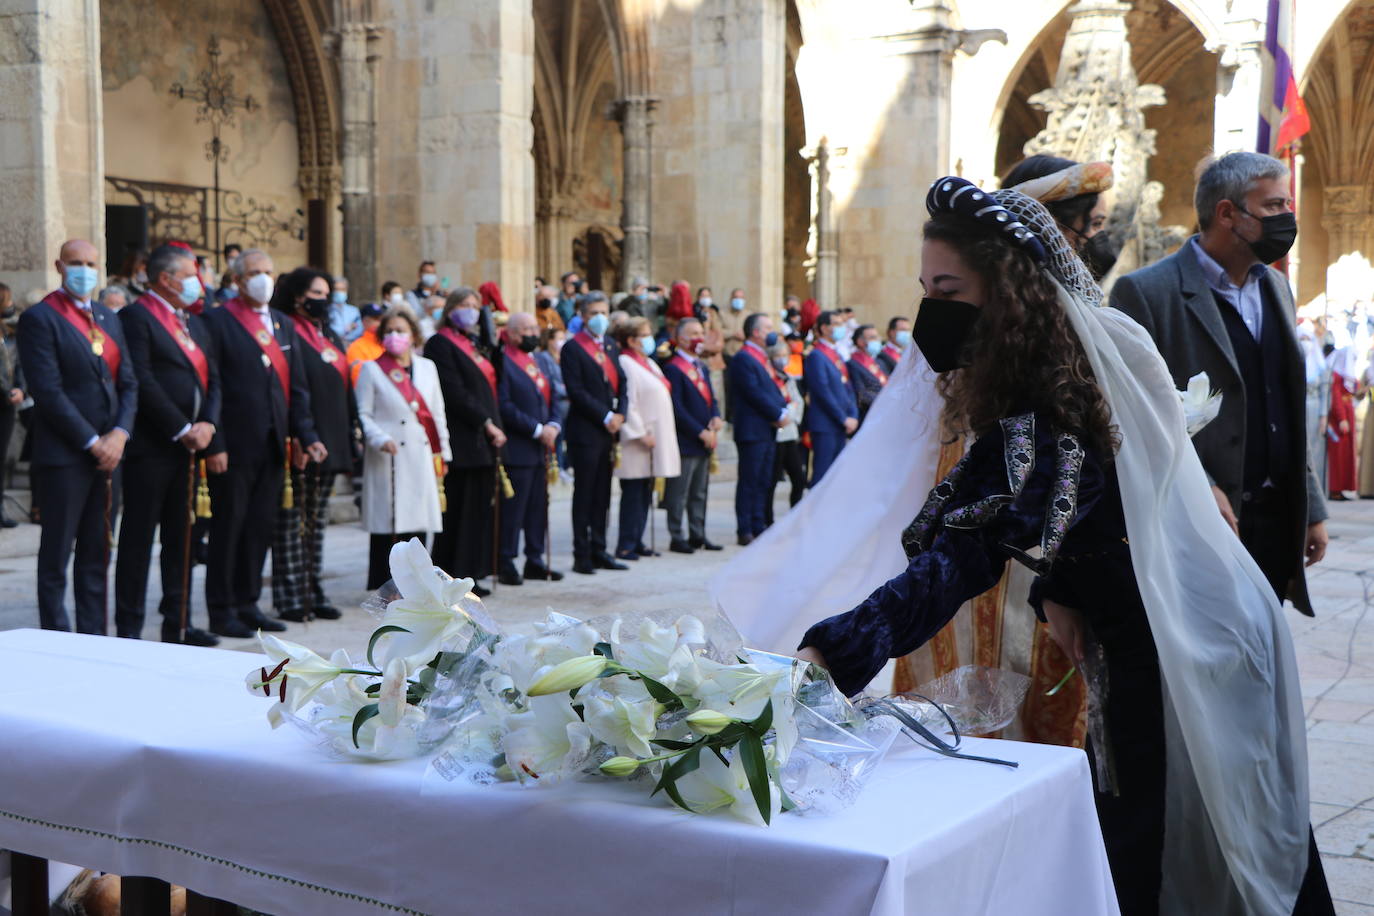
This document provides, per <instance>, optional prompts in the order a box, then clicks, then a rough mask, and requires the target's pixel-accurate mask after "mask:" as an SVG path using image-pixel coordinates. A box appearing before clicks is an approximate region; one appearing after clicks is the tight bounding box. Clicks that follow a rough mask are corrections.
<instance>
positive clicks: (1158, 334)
mask: <svg viewBox="0 0 1374 916" xmlns="http://www.w3.org/2000/svg"><path fill="white" fill-rule="evenodd" d="M1267 280H1268V283H1269V290H1270V292H1271V293H1272V294H1273V295H1272V296H1269V297H1266V299H1265V301H1266V303H1267V304H1266V309H1267V311H1266V312H1265V315H1264V320H1265V321H1266V322H1273V326H1274V327H1279V328H1282V329H1283V333H1284V338H1285V339H1284V349H1285V350H1286V351H1287V358H1286V362H1287V366H1286V367H1285V369H1284V372H1283V375H1284V379H1285V385H1284V392H1283V393H1284V397H1286V398H1287V403H1288V410H1289V414H1290V416H1292V417H1293V420H1294V422H1293V424H1292V426H1291V427H1290V428H1291V430H1292V437H1291V438H1292V441H1291V442H1290V447H1291V448H1292V450H1293V454H1295V455H1302V456H1303V466H1305V467H1306V468H1307V473H1306V474H1305V475H1304V476H1305V480H1306V485H1305V486H1297V485H1295V486H1289V487H1286V488H1285V495H1286V496H1287V498H1288V500H1289V516H1290V517H1291V518H1292V519H1293V525H1292V528H1291V530H1290V531H1288V532H1287V533H1286V536H1287V538H1288V539H1289V541H1290V543H1291V544H1292V555H1293V563H1294V566H1293V579H1292V581H1291V583H1290V585H1289V588H1288V598H1289V600H1290V601H1292V602H1293V606H1294V607H1295V608H1297V609H1298V610H1299V611H1301V612H1302V613H1304V614H1307V615H1308V616H1311V615H1312V602H1311V600H1310V599H1309V597H1308V593H1307V578H1306V576H1305V575H1304V573H1303V560H1304V547H1305V545H1306V539H1307V526H1308V525H1312V524H1315V523H1317V522H1320V521H1325V519H1326V500H1325V499H1324V498H1323V493H1322V491H1321V487H1320V485H1319V484H1318V483H1317V478H1316V476H1315V475H1314V474H1313V473H1312V461H1311V457H1310V455H1309V453H1308V443H1307V434H1306V429H1307V424H1306V423H1305V422H1304V419H1303V418H1304V415H1305V411H1306V401H1305V398H1306V393H1307V381H1306V376H1305V375H1304V372H1303V358H1302V354H1301V353H1300V352H1299V350H1298V341H1297V335H1296V334H1295V333H1294V326H1295V324H1296V311H1295V308H1294V304H1293V294H1292V292H1291V291H1290V290H1289V287H1288V282H1287V280H1286V279H1285V278H1284V276H1283V275H1282V274H1281V273H1279V272H1278V271H1276V270H1273V269H1272V268H1271V269H1270V270H1269V275H1268V278H1267ZM1111 305H1112V306H1113V307H1115V308H1118V309H1121V310H1122V311H1123V312H1125V313H1126V314H1128V315H1130V316H1131V317H1132V318H1134V319H1135V320H1136V321H1137V322H1139V323H1140V324H1141V325H1142V326H1143V327H1144V328H1145V330H1147V331H1149V332H1150V336H1151V337H1153V338H1154V341H1155V345H1156V346H1158V347H1159V352H1160V354H1161V355H1162V356H1163V357H1164V361H1165V362H1166V363H1167V364H1168V366H1169V372H1170V373H1171V374H1172V375H1173V377H1174V384H1175V385H1177V386H1178V387H1179V388H1180V389H1181V388H1184V387H1185V386H1186V385H1187V384H1188V379H1190V378H1192V377H1193V376H1194V375H1196V374H1197V373H1199V372H1206V373H1207V376H1208V378H1209V379H1210V380H1211V382H1212V388H1213V389H1214V390H1216V391H1220V392H1221V393H1222V401H1221V413H1220V414H1219V415H1218V416H1217V418H1216V419H1215V420H1213V421H1212V422H1211V423H1209V424H1208V425H1207V426H1206V428H1204V429H1203V430H1202V431H1201V432H1199V433H1198V434H1197V435H1196V436H1194V437H1193V445H1194V446H1195V447H1196V448H1197V453H1198V457H1199V458H1201V459H1202V467H1203V470H1205V471H1206V472H1207V478H1208V481H1209V482H1210V483H1212V484H1213V485H1214V486H1217V487H1219V488H1220V489H1221V491H1222V492H1223V493H1225V494H1226V497H1227V499H1229V500H1230V501H1231V507H1232V509H1234V510H1235V512H1236V516H1237V518H1239V517H1240V515H1241V513H1243V512H1244V511H1245V506H1244V503H1243V501H1242V500H1241V489H1242V486H1241V484H1242V478H1243V474H1244V463H1245V380H1244V379H1243V378H1241V375H1240V371H1239V370H1238V369H1237V368H1236V356H1235V352H1234V351H1233V350H1232V348H1231V339H1230V337H1229V336H1228V335H1227V333H1226V326H1225V324H1223V321H1222V316H1221V312H1220V311H1219V307H1218V305H1217V301H1216V298H1215V297H1214V296H1213V295H1212V290H1211V288H1210V287H1209V286H1208V285H1207V280H1206V279H1205V278H1204V276H1203V274H1202V267H1201V266H1200V265H1199V264H1198V261H1197V255H1196V254H1195V253H1194V252H1193V246H1192V245H1191V244H1190V243H1186V242H1185V243H1184V245H1183V247H1182V248H1180V249H1179V250H1178V251H1177V252H1175V253H1174V254H1172V255H1170V256H1169V257H1167V258H1164V259H1163V260H1161V261H1157V262H1156V263H1154V264H1151V265H1150V266H1148V267H1144V268H1142V269H1140V270H1137V271H1135V272H1134V273H1131V274H1127V275H1126V276H1124V277H1122V278H1121V279H1119V280H1117V281H1116V284H1115V285H1114V286H1113V287H1112V295H1111Z"/></svg>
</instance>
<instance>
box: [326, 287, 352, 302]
mask: <svg viewBox="0 0 1374 916" xmlns="http://www.w3.org/2000/svg"><path fill="white" fill-rule="evenodd" d="M329 300H330V301H331V302H333V303H334V304H335V305H343V304H344V303H346V302H347V301H348V293H346V292H344V291H343V290H340V289H336V290H334V292H332V293H330V294H329Z"/></svg>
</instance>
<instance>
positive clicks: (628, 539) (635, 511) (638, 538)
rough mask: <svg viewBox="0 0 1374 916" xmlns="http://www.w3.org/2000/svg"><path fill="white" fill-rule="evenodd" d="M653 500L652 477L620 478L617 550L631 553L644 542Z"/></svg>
mask: <svg viewBox="0 0 1374 916" xmlns="http://www.w3.org/2000/svg"><path fill="white" fill-rule="evenodd" d="M653 501H654V479H653V478H652V477H634V478H628V479H627V478H623V477H622V478H621V479H620V531H619V533H618V536H617V538H616V543H615V549H616V550H618V551H620V552H621V553H631V552H633V551H634V550H635V549H636V548H638V547H639V545H640V544H642V543H643V542H644V529H645V527H646V526H647V525H648V521H649V505H650V504H651V503H652V502H653Z"/></svg>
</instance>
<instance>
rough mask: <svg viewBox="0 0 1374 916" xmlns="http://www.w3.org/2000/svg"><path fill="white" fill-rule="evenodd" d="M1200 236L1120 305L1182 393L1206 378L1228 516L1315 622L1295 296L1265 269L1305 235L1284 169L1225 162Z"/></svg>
mask: <svg viewBox="0 0 1374 916" xmlns="http://www.w3.org/2000/svg"><path fill="white" fill-rule="evenodd" d="M1194 204H1195V206H1196V208H1197V215H1198V226H1199V228H1200V230H1201V231H1200V233H1199V234H1198V235H1195V236H1193V237H1192V238H1191V239H1189V240H1188V241H1187V242H1185V243H1184V244H1183V247H1182V248H1180V249H1179V250H1178V251H1177V252H1176V253H1174V254H1173V255H1170V256H1169V257H1167V258H1165V259H1163V260H1161V261H1159V262H1157V263H1155V264H1151V265H1150V266H1149V267H1145V268H1142V269H1141V270H1138V271H1136V272H1135V273H1132V274H1127V275H1126V276H1124V277H1122V278H1121V279H1119V280H1118V281H1117V282H1116V285H1115V286H1113V288H1112V294H1111V304H1112V305H1113V306H1115V307H1116V308H1119V309H1121V310H1122V311H1124V312H1125V313H1126V314H1128V315H1130V316H1131V317H1132V318H1134V319H1135V320H1136V321H1138V322H1139V323H1140V324H1141V325H1142V326H1144V328H1145V329H1146V330H1147V331H1149V333H1150V336H1151V337H1153V338H1154V340H1155V343H1156V345H1158V347H1159V352H1160V353H1161V355H1163V357H1164V361H1165V362H1166V363H1168V365H1169V371H1170V373H1172V375H1173V377H1174V383H1175V384H1176V385H1177V386H1178V387H1179V388H1184V387H1186V385H1187V383H1188V380H1189V379H1190V378H1192V377H1193V376H1194V375H1196V374H1197V373H1199V372H1206V373H1207V375H1208V377H1209V379H1210V380H1211V384H1212V388H1213V389H1214V390H1218V391H1220V392H1221V393H1222V402H1221V413H1220V414H1219V415H1218V417H1217V418H1216V419H1215V420H1213V421H1212V422H1211V423H1210V424H1208V425H1207V427H1205V428H1204V429H1203V430H1202V431H1201V432H1199V433H1198V434H1197V435H1196V436H1195V437H1194V438H1193V445H1194V446H1195V447H1196V448H1197V452H1198V457H1199V458H1201V459H1202V467H1203V469H1204V470H1205V471H1206V472H1207V477H1208V480H1209V482H1210V483H1211V484H1212V492H1213V495H1215V497H1216V500H1217V506H1218V507H1219V508H1220V510H1221V514H1222V515H1223V516H1224V517H1225V518H1226V520H1227V521H1228V522H1229V523H1230V524H1231V527H1232V528H1233V529H1235V531H1236V533H1237V534H1238V535H1239V536H1240V539H1241V541H1242V543H1244V544H1245V546H1246V548H1247V549H1248V550H1249V551H1250V555H1251V556H1253V557H1254V558H1255V562H1256V563H1257V564H1258V565H1259V567H1260V569H1261V570H1262V571H1263V572H1264V574H1265V577H1266V578H1268V580H1269V583H1270V584H1271V585H1272V586H1273V587H1274V591H1275V592H1276V593H1277V594H1278V596H1279V600H1280V601H1282V600H1284V599H1285V598H1286V599H1288V600H1289V601H1291V602H1292V603H1293V606H1294V607H1296V608H1297V609H1298V610H1300V611H1301V612H1302V613H1304V614H1307V615H1309V616H1311V614H1312V604H1311V601H1310V599H1309V598H1308V593H1307V580H1306V577H1305V575H1304V573H1303V568H1304V561H1305V562H1306V565H1307V566H1311V565H1312V564H1314V563H1317V562H1318V561H1320V560H1321V558H1322V556H1323V555H1324V554H1325V552H1326V543H1327V535H1326V524H1325V519H1326V515H1327V513H1326V503H1325V501H1324V500H1323V498H1322V492H1321V489H1320V488H1319V486H1318V484H1317V481H1316V478H1315V477H1314V476H1313V474H1312V467H1311V462H1310V459H1309V456H1308V451H1307V437H1306V432H1305V430H1306V424H1305V421H1304V417H1303V412H1304V408H1305V402H1304V397H1305V394H1306V376H1305V375H1304V371H1303V357H1302V354H1301V353H1300V352H1299V350H1298V344H1297V338H1296V335H1295V333H1294V325H1295V314H1294V305H1293V294H1292V292H1291V290H1290V289H1289V286H1288V281H1287V279H1286V278H1285V277H1284V275H1283V274H1281V273H1279V272H1278V271H1277V270H1274V269H1273V268H1271V267H1268V266H1267V265H1268V264H1271V263H1273V262H1274V261H1277V260H1279V259H1280V258H1282V257H1283V256H1284V255H1285V254H1287V252H1288V249H1289V248H1290V247H1291V246H1292V244H1293V239H1294V237H1295V235H1296V232H1297V224H1296V222H1295V219H1294V216H1293V199H1292V197H1291V195H1290V194H1289V178H1288V169H1287V167H1286V166H1285V165H1284V164H1283V163H1281V162H1279V161H1278V160H1277V159H1273V158H1271V157H1269V156H1265V155H1261V154H1259V153H1248V152H1240V153H1230V154H1228V155H1226V156H1222V157H1221V158H1220V159H1217V160H1215V161H1213V162H1212V163H1211V164H1210V165H1208V166H1207V168H1206V170H1205V171H1203V173H1202V175H1201V176H1200V177H1199V179H1198V185H1197V190H1196V193H1195V194H1194Z"/></svg>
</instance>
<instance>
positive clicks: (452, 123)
mask: <svg viewBox="0 0 1374 916" xmlns="http://www.w3.org/2000/svg"><path fill="white" fill-rule="evenodd" d="M375 7H376V15H375V16H374V17H373V21H375V22H376V23H377V24H378V25H379V26H382V27H383V28H385V29H386V31H387V34H388V35H389V36H390V37H391V41H390V42H389V43H388V42H384V45H386V47H384V48H383V52H382V57H381V59H380V60H379V61H378V62H377V64H376V66H377V80H378V83H377V97H378V99H385V100H386V103H385V104H384V105H380V106H379V109H378V116H377V147H378V167H377V180H376V185H375V187H376V189H377V192H376V201H377V203H376V206H377V226H378V259H377V260H378V263H379V272H380V274H382V275H384V276H388V277H395V278H396V279H399V280H401V281H402V282H405V283H411V282H414V277H415V267H416V265H417V264H418V263H419V261H420V259H421V258H433V259H434V260H435V261H436V262H437V267H438V272H439V275H440V276H447V277H448V278H449V280H450V285H451V286H456V285H458V284H463V285H471V286H474V287H475V286H477V285H478V284H479V283H482V282H483V281H486V280H493V281H495V282H497V283H499V284H500V285H501V288H502V290H503V291H504V292H505V294H506V296H507V297H508V301H510V302H515V303H520V304H521V305H522V306H523V305H524V304H525V303H527V302H528V301H529V291H530V289H531V287H532V284H533V282H534V157H533V155H532V154H531V147H532V146H533V125H532V123H531V116H532V114H533V107H534V18H533V16H532V15H531V11H530V5H529V4H528V3H513V2H511V0H464V2H462V3H444V4H437V5H436V4H434V3H432V2H428V0H378V2H377V3H376V4H375Z"/></svg>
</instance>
